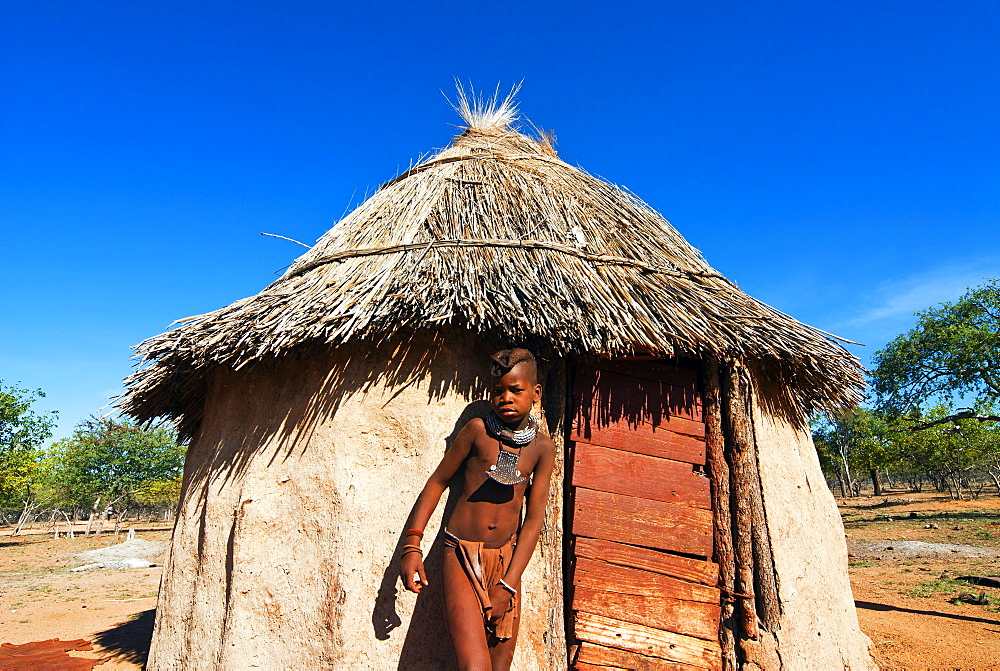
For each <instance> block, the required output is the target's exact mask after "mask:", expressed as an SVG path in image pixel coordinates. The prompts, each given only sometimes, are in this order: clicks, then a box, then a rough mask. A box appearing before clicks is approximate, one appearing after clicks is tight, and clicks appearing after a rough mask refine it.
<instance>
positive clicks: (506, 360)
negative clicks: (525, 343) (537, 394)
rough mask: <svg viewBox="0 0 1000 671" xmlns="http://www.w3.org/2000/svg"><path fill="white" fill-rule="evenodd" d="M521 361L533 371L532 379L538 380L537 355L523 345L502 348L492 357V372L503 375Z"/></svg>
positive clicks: (494, 375) (495, 375)
mask: <svg viewBox="0 0 1000 671" xmlns="http://www.w3.org/2000/svg"><path fill="white" fill-rule="evenodd" d="M519 363H523V364H526V365H527V366H528V368H529V369H530V371H531V379H532V380H534V381H536V382H537V381H538V364H537V362H536V361H535V355H534V354H532V353H531V352H530V351H528V350H526V349H524V348H523V347H515V348H513V349H502V350H500V351H499V352H497V353H496V354H494V355H493V356H491V357H490V374H491V375H493V377H503V376H504V375H506V374H507V373H509V372H510V371H511V369H513V368H514V366H516V365H517V364H519Z"/></svg>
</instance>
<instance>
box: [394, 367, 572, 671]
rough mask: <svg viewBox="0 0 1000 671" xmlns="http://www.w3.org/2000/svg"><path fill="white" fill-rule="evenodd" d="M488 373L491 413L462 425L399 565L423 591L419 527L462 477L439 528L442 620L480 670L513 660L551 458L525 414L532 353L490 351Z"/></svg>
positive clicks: (427, 490) (532, 399) (415, 518)
mask: <svg viewBox="0 0 1000 671" xmlns="http://www.w3.org/2000/svg"><path fill="white" fill-rule="evenodd" d="M492 374H493V389H492V392H491V394H490V405H491V406H492V407H493V411H492V413H490V415H489V416H487V417H485V418H479V417H477V418H475V419H473V420H472V421H470V422H469V423H468V424H466V425H465V427H464V428H463V429H462V430H461V431H460V432H459V434H458V436H457V437H456V438H455V442H454V443H452V446H451V447H450V448H449V449H448V451H447V452H446V453H445V455H444V458H443V459H442V460H441V464H440V465H439V466H438V467H437V470H435V471H434V473H433V474H432V475H431V477H430V479H428V480H427V484H426V485H425V486H424V489H423V491H422V492H421V493H420V496H419V497H418V498H417V504H416V505H415V506H414V508H413V513H412V515H411V517H410V520H409V522H408V524H407V527H408V528H407V530H406V532H405V533H406V545H404V546H403V554H402V557H401V559H400V577H401V578H402V580H403V585H404V586H405V587H406V589H408V590H410V591H411V592H417V593H420V590H421V589H422V588H423V587H424V586H426V585H427V577H426V575H425V574H424V563H423V552H422V550H421V549H420V541H421V539H422V538H423V529H424V526H425V525H426V524H427V520H428V519H430V517H431V514H432V513H433V512H434V509H435V508H436V507H437V504H438V501H439V500H440V498H441V494H442V493H443V492H444V490H445V488H446V487H447V486H448V482H449V481H450V480H451V478H452V476H453V475H455V474H456V473H458V472H459V471H461V473H462V484H461V487H462V490H461V496H460V497H459V499H458V503H457V505H456V506H455V508H454V510H453V511H452V513H451V517H450V519H448V520H446V522H445V524H446V528H445V532H444V535H445V551H444V560H443V567H442V568H443V578H444V611H445V622H446V623H447V625H448V632H449V634H450V636H451V642H452V645H453V646H454V648H455V656H456V658H457V661H458V666H459V668H460V669H477V670H479V669H482V670H486V671H489V670H490V669H493V670H497V669H509V668H510V664H511V660H512V659H513V657H514V645H515V643H516V641H517V631H518V624H519V613H520V605H521V574H522V573H523V572H524V568H525V566H527V565H528V560H529V559H531V554H532V553H533V552H534V550H535V544H536V543H537V542H538V536H539V534H540V533H541V530H542V521H543V519H544V518H545V502H546V499H547V498H548V495H549V477H550V476H551V474H552V464H553V460H554V455H555V446H554V445H553V443H552V440H551V439H550V438H549V437H548V436H546V435H544V434H542V433H540V432H538V431H537V429H538V420H537V419H536V418H535V417H534V416H533V415H532V414H531V409H532V406H533V405H534V404H535V403H537V402H538V401H539V400H540V399H541V393H542V387H541V385H540V384H539V383H538V370H537V367H536V363H535V357H534V356H533V355H532V354H531V352H529V351H528V350H525V349H509V350H503V351H500V352H497V353H496V354H494V355H493V357H492ZM529 485H530V486H529ZM526 491H527V492H528V496H527V498H528V505H527V511H526V513H525V515H524V520H523V521H522V520H521V504H522V502H523V500H524V497H525V492H526Z"/></svg>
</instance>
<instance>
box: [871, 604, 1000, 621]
mask: <svg viewBox="0 0 1000 671" xmlns="http://www.w3.org/2000/svg"><path fill="white" fill-rule="evenodd" d="M854 605H855V606H856V607H858V608H865V609H867V610H881V611H896V612H899V613H913V614H915V615H933V616H934V617H947V618H951V619H952V620H966V621H967V622H985V623H986V624H1000V621H998V620H997V619H996V618H986V617H972V616H970V615H953V614H951V613H941V612H939V611H936V610H919V609H916V608H903V607H902V606H890V605H888V604H884V603H872V602H871V601H855V602H854Z"/></svg>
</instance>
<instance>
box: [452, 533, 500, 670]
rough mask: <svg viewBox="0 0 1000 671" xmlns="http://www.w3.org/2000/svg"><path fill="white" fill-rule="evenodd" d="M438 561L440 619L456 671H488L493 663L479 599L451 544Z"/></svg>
mask: <svg viewBox="0 0 1000 671" xmlns="http://www.w3.org/2000/svg"><path fill="white" fill-rule="evenodd" d="M442 564H443V565H442V571H441V572H442V578H443V582H444V619H445V622H446V623H447V624H448V634H449V635H450V636H451V644H452V647H454V648H455V659H456V661H457V662H458V668H459V671H490V670H491V669H492V668H493V663H492V661H491V659H490V650H489V648H488V647H487V645H486V628H485V627H484V626H483V611H482V609H481V608H480V606H479V599H477V598H476V593H475V592H474V591H473V589H472V584H471V583H470V582H469V578H468V576H466V575H465V571H463V570H462V566H461V565H460V564H459V563H458V557H456V556H455V551H454V550H453V549H452V548H448V547H446V548H445V551H444V560H443V562H442Z"/></svg>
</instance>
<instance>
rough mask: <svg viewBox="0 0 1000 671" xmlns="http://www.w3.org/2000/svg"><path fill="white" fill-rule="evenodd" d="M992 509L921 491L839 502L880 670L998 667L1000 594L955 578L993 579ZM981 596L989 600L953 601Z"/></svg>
mask: <svg viewBox="0 0 1000 671" xmlns="http://www.w3.org/2000/svg"><path fill="white" fill-rule="evenodd" d="M998 504H1000V501H998V500H997V499H996V498H989V499H979V500H972V501H951V500H949V499H947V497H942V496H939V495H936V494H928V493H923V494H906V493H893V494H891V495H889V496H885V497H880V498H859V499H850V500H848V501H843V502H841V512H842V513H843V515H844V522H845V527H846V530H847V534H848V538H847V541H848V548H849V552H850V554H851V555H852V556H851V557H850V563H851V586H852V588H853V590H854V598H855V602H856V604H857V606H858V619H859V621H860V622H861V628H862V629H863V630H864V632H865V633H866V634H868V636H869V637H870V638H871V639H872V643H873V648H872V650H873V652H874V654H875V658H876V661H877V662H878V664H879V666H880V667H881V668H882V669H884V670H888V669H968V670H971V669H976V670H979V671H982V670H983V669H1000V613H998V612H997V611H998V610H1000V589H996V588H984V587H978V586H974V585H970V584H967V583H963V582H958V581H955V580H954V579H953V578H955V577H959V576H968V575H973V576H1000V553H998V551H1000V510H998V507H1000V505H998ZM935 526H936V527H937V528H934V527H935ZM927 527H931V528H927ZM887 548H892V549H887ZM942 576H945V577H944V578H942ZM980 592H985V596H986V598H987V599H988V600H989V601H990V603H987V604H982V605H980V604H972V603H963V602H955V599H956V597H958V596H959V595H960V594H962V593H967V594H969V595H971V596H974V597H978V596H979V594H980Z"/></svg>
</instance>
